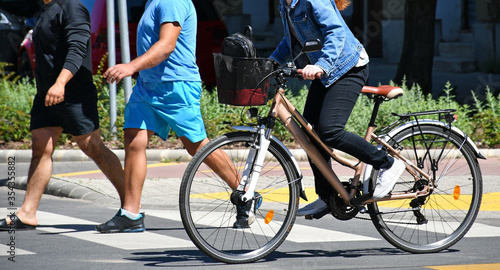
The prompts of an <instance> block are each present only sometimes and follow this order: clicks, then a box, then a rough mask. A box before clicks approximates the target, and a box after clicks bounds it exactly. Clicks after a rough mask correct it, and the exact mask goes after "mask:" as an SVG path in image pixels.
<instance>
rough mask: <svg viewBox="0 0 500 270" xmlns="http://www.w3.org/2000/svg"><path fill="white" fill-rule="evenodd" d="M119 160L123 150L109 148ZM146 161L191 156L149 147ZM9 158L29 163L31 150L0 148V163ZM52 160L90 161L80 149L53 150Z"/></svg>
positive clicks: (183, 160)
mask: <svg viewBox="0 0 500 270" xmlns="http://www.w3.org/2000/svg"><path fill="white" fill-rule="evenodd" d="M111 151H113V153H115V155H116V156H118V158H119V159H120V161H124V160H125V150H111ZM146 155H147V158H148V161H158V162H160V161H165V160H175V161H182V162H187V161H190V160H191V156H190V155H189V154H188V152H187V151H186V150H184V149H175V150H172V149H149V150H146ZM10 158H15V159H16V162H19V163H29V162H30V161H31V150H0V164H2V163H7V162H8V160H9V159H10ZM52 159H53V161H54V162H72V161H74V162H82V161H92V160H91V159H90V158H89V157H88V156H87V155H85V154H84V153H83V152H82V151H81V150H55V151H54V154H53V155H52Z"/></svg>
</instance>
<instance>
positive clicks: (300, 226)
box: [0, 208, 500, 256]
mask: <svg viewBox="0 0 500 270" xmlns="http://www.w3.org/2000/svg"><path fill="white" fill-rule="evenodd" d="M145 212H146V213H147V216H153V217H156V218H161V219H165V220H170V221H173V222H180V221H181V218H180V215H179V211H178V210H157V209H147V210H145ZM7 213H8V212H7V209H6V208H0V216H6V215H7ZM37 217H38V221H39V224H40V225H41V226H39V227H38V228H37V232H43V233H49V234H58V235H62V236H64V237H72V238H75V239H79V240H82V241H88V242H92V243H95V244H98V245H105V246H109V247H113V248H117V249H121V250H152V249H178V248H196V247H195V246H194V244H193V243H192V242H191V241H190V240H189V238H188V237H187V236H184V237H183V238H181V237H179V236H169V235H165V234H164V233H163V234H160V233H156V232H154V231H146V232H143V233H128V234H101V233H98V232H96V231H94V230H83V231H82V230H77V229H75V228H76V226H77V225H78V226H85V225H87V226H88V227H90V228H93V226H94V225H96V224H98V223H99V222H97V221H91V220H86V219H81V218H75V217H70V216H66V215H60V214H55V213H51V212H46V211H38V214H37ZM306 223H307V222H306ZM166 224H168V223H166ZM312 224H314V222H311V225H312ZM311 225H304V222H297V223H296V224H295V225H294V226H293V229H292V230H291V232H290V234H289V235H288V237H287V239H286V241H289V242H293V243H326V242H343V241H379V240H382V238H381V237H380V236H379V235H378V234H375V235H373V237H369V236H364V235H359V234H353V233H346V232H341V231H336V230H333V229H324V228H319V227H315V226H311ZM167 226H168V225H167ZM465 237H500V227H498V226H491V225H487V224H481V223H478V222H476V223H475V224H474V225H473V226H472V228H471V229H470V231H469V232H468V234H467V235H466V236H465ZM0 239H2V240H1V241H2V242H1V244H0V256H8V251H9V248H10V247H9V245H7V244H8V242H5V241H8V232H0ZM16 254H17V255H33V254H35V253H33V252H31V251H29V250H23V249H19V248H18V249H16Z"/></svg>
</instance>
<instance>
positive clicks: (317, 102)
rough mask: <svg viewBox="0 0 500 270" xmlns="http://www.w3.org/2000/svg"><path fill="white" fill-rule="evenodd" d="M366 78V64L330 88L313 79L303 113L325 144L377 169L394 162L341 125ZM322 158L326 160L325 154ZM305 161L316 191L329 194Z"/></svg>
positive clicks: (323, 180) (324, 182)
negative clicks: (312, 175) (311, 174)
mask: <svg viewBox="0 0 500 270" xmlns="http://www.w3.org/2000/svg"><path fill="white" fill-rule="evenodd" d="M367 78H368V65H366V66H363V67H354V68H352V69H351V70H349V71H348V72H347V73H346V74H345V75H344V76H342V77H341V78H340V79H339V80H337V81H336V82H335V83H334V84H333V85H331V86H330V87H325V86H324V85H323V83H322V82H321V81H320V80H319V79H316V80H314V81H313V82H312V83H311V86H310V87H309V93H308V95H307V100H306V104H305V108H304V114H303V115H304V117H305V118H306V119H307V121H308V122H309V123H311V124H312V125H313V127H314V130H315V131H316V132H317V134H318V136H319V137H320V138H321V140H323V142H324V143H326V144H327V145H328V146H330V147H332V148H334V149H338V150H340V151H342V152H345V153H347V154H349V155H352V156H354V157H356V158H357V159H359V160H361V161H363V162H365V163H367V164H370V165H372V166H373V167H374V168H375V169H377V170H378V169H380V168H390V167H391V166H392V163H393V162H394V161H393V159H392V158H391V157H389V156H388V155H387V154H386V153H385V152H384V151H380V150H378V149H377V147H375V146H374V145H372V144H370V143H369V142H367V141H366V140H365V139H364V138H362V137H360V136H358V135H356V134H353V133H351V132H347V131H345V124H346V123H347V120H348V119H349V116H350V115H351V112H352V109H353V108H354V105H355V104H356V100H357V99H358V97H359V95H360V93H361V89H362V88H363V86H364V85H365V82H366V80H367ZM323 157H324V158H325V160H328V161H330V156H329V155H328V154H327V153H324V155H323ZM309 163H310V165H311V168H312V170H313V173H314V179H315V186H316V193H317V194H318V195H319V196H320V197H321V198H323V199H326V198H328V196H330V195H331V194H332V191H333V188H332V186H331V185H330V183H328V181H327V180H326V178H325V177H324V176H323V174H322V173H321V172H320V171H319V169H318V168H317V167H316V166H315V165H314V164H313V163H312V162H311V161H309Z"/></svg>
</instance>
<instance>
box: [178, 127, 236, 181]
mask: <svg viewBox="0 0 500 270" xmlns="http://www.w3.org/2000/svg"><path fill="white" fill-rule="evenodd" d="M180 139H181V141H182V143H183V144H184V147H186V150H187V151H188V153H189V154H190V155H191V156H194V155H195V154H196V152H198V150H200V148H201V147H203V146H204V145H205V144H207V143H208V142H209V140H208V139H207V138H205V139H203V140H201V141H199V142H196V143H193V142H191V141H190V140H188V139H187V138H186V137H180ZM204 162H205V163H206V164H207V165H208V166H209V167H210V168H211V169H212V170H214V171H215V173H217V175H219V176H220V177H221V178H222V179H223V180H224V181H225V182H226V183H227V184H228V185H229V186H230V187H231V189H232V190H236V188H238V185H239V184H240V177H239V175H238V171H237V170H236V168H235V167H234V165H233V163H232V162H231V160H230V159H229V157H228V156H227V154H226V153H224V151H222V150H220V149H218V150H216V151H214V152H213V153H212V154H210V156H208V157H207V158H206V159H205V161H204Z"/></svg>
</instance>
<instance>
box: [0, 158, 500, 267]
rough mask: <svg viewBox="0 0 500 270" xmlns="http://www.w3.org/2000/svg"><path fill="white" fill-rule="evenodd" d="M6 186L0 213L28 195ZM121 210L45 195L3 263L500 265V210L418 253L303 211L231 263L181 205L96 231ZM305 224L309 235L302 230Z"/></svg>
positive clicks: (4, 250)
mask: <svg viewBox="0 0 500 270" xmlns="http://www.w3.org/2000/svg"><path fill="white" fill-rule="evenodd" d="M16 166H17V170H19V171H22V170H23V168H25V167H27V165H26V164H21V163H20V164H16ZM87 166H88V167H87ZM92 166H93V165H92V164H91V163H89V164H75V163H74V162H73V163H71V162H70V163H56V164H55V168H54V173H69V172H70V171H73V172H75V171H77V170H92V169H93V168H92ZM0 169H2V168H0ZM2 172H3V169H2ZM483 173H484V172H483ZM489 174H490V175H489V176H488V178H487V179H488V180H487V182H488V186H489V187H490V189H489V190H490V191H496V192H498V191H499V190H500V186H498V185H496V184H495V183H496V180H495V179H498V178H497V177H494V176H492V175H491V174H492V173H489ZM8 192H9V190H8V188H7V187H5V186H4V187H0V216H5V215H7V214H8V211H10V210H15V208H16V207H19V206H20V205H21V203H22V200H23V198H24V191H22V190H15V196H14V197H15V204H14V205H13V206H9V199H8V196H9V195H8ZM175 199H176V198H175ZM9 207H10V208H12V209H10V208H9ZM116 210H117V208H116V205H109V204H106V205H103V204H102V203H101V204H99V203H96V202H91V201H86V200H76V199H68V198H60V197H55V196H51V195H44V197H43V199H42V202H41V204H40V208H39V213H38V218H39V222H40V226H39V227H38V228H37V230H36V231H17V232H15V233H11V234H9V233H8V232H0V244H1V245H0V265H1V267H0V268H1V269H148V268H150V267H162V268H167V269H200V268H203V269H217V270H218V269H478V268H480V267H481V269H500V259H499V257H498V250H500V211H484V212H480V213H479V215H478V218H477V220H476V223H475V224H474V226H473V227H472V229H471V231H470V232H469V233H468V234H467V235H466V237H465V238H463V239H462V240H461V241H460V242H458V243H457V244H455V245H454V246H452V247H451V248H450V249H448V250H445V251H443V252H440V253H435V254H421V255H415V254H409V253H406V252H403V251H400V250H398V249H397V248H394V247H393V246H391V245H390V244H389V243H388V242H386V241H385V240H383V239H382V237H381V236H380V235H379V234H378V232H377V231H376V230H375V228H374V226H373V225H372V223H371V221H368V220H362V219H353V220H350V221H339V220H336V219H334V218H333V217H331V216H326V217H324V218H322V219H320V220H313V221H310V220H305V219H303V218H298V219H297V221H296V224H295V226H294V228H293V229H292V232H291V234H290V235H289V237H288V239H289V240H287V241H285V242H284V243H283V244H282V245H281V246H280V247H279V248H278V249H277V250H276V251H275V252H273V253H272V254H271V255H269V256H268V257H266V258H265V259H263V260H261V261H258V262H255V263H252V264H246V265H226V264H223V263H220V262H217V261H214V260H212V259H210V258H209V257H207V256H205V255H204V254H203V253H202V252H200V251H199V250H197V248H196V247H195V246H194V245H193V244H192V243H191V242H190V240H189V238H188V236H187V234H186V233H185V231H184V228H183V227H182V223H181V221H180V217H179V214H178V209H177V208H176V207H172V206H168V207H162V206H161V205H156V206H155V207H152V208H145V209H143V211H145V212H146V213H147V218H146V226H147V228H148V229H147V232H145V233H136V234H114V235H104V234H99V233H96V232H95V231H94V226H95V225H96V224H98V223H101V222H104V221H106V220H107V219H109V218H110V217H111V216H112V215H114V214H115V213H116ZM303 231H306V232H307V233H308V234H310V236H311V237H310V238H308V237H305V238H304V237H303V235H297V234H300V232H303ZM12 237H14V239H12ZM294 239H303V240H301V241H297V240H294Z"/></svg>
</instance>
